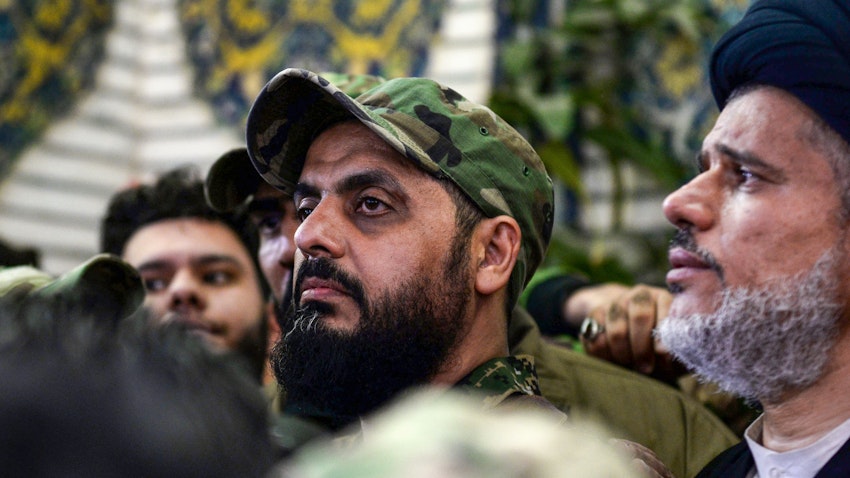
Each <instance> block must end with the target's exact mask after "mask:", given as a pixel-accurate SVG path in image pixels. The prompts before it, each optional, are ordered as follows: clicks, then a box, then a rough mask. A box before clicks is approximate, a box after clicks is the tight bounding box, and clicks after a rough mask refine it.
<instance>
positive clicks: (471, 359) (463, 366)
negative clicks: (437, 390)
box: [431, 302, 510, 386]
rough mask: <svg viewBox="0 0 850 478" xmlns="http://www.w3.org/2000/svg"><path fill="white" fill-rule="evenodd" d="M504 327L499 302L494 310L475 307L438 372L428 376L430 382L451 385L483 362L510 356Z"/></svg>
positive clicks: (505, 324)
mask: <svg viewBox="0 0 850 478" xmlns="http://www.w3.org/2000/svg"><path fill="white" fill-rule="evenodd" d="M480 303H481V302H479V304H480ZM507 328H508V319H507V317H506V315H505V312H504V307H502V306H501V305H500V304H499V307H498V308H495V309H493V308H491V307H479V308H478V309H477V310H476V313H475V314H473V317H472V319H471V320H470V322H469V323H468V329H467V331H466V333H465V334H464V336H463V337H462V338H461V340H460V342H459V343H458V344H457V345H456V346H455V347H454V350H453V351H452V353H451V354H450V356H449V358H448V359H447V360H446V362H445V363H444V365H443V368H442V369H441V370H440V372H439V373H437V374H436V375H435V376H434V377H433V378H432V379H431V384H432V385H445V386H451V385H454V384H455V383H457V382H458V381H459V380H461V379H462V378H464V377H466V376H467V375H469V373H470V372H472V371H473V370H475V368H477V367H478V366H479V365H481V364H483V363H484V362H486V361H488V360H491V359H494V358H498V357H506V356H508V355H510V353H509V352H508V330H507Z"/></svg>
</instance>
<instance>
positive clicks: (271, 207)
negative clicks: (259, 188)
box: [248, 197, 285, 214]
mask: <svg viewBox="0 0 850 478" xmlns="http://www.w3.org/2000/svg"><path fill="white" fill-rule="evenodd" d="M281 201H285V199H284V198H273V197H270V198H261V199H252V200H251V202H249V203H248V213H249V214H250V213H252V212H268V211H279V210H281V209H283V207H282V206H281V204H280V202H281Z"/></svg>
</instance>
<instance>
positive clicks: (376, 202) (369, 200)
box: [357, 196, 388, 213]
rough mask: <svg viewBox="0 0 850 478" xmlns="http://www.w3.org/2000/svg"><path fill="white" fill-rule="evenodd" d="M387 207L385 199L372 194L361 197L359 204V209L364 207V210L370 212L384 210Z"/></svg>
mask: <svg viewBox="0 0 850 478" xmlns="http://www.w3.org/2000/svg"><path fill="white" fill-rule="evenodd" d="M387 208H388V206H387V204H386V203H385V202H384V201H381V200H380V199H377V198H374V197H371V196H366V197H364V198H361V199H360V202H359V204H358V206H357V209H358V210H360V209H362V210H363V211H365V212H369V213H375V212H382V211H384V210H385V209H387Z"/></svg>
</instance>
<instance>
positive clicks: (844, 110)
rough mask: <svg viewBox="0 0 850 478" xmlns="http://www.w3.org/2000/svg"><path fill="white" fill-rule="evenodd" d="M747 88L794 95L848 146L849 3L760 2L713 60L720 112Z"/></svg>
mask: <svg viewBox="0 0 850 478" xmlns="http://www.w3.org/2000/svg"><path fill="white" fill-rule="evenodd" d="M748 83H760V84H765V85H770V86H775V87H777V88H781V89H783V90H785V91H787V92H789V93H791V94H792V95H794V96H796V97H797V98H799V99H800V100H801V101H802V102H803V103H805V104H806V105H808V107H809V108H811V109H812V110H814V111H815V112H816V113H817V114H818V115H819V116H820V117H821V119H823V120H824V121H825V122H826V123H827V124H829V125H830V126H831V127H832V128H833V129H834V130H835V131H837V132H838V133H839V134H840V135H841V136H842V137H843V138H844V140H845V141H847V142H848V143H850V0H756V1H755V2H754V3H753V4H752V5H751V6H750V8H749V9H748V10H747V13H746V14H745V15H744V18H743V19H742V20H741V21H740V22H739V23H738V24H737V25H735V26H734V27H732V29H731V30H729V31H728V32H726V34H725V35H724V36H723V38H721V39H720V42H718V44H717V46H715V48H714V52H713V53H712V55H711V90H712V93H713V94H714V100H715V101H716V102H717V106H719V107H720V109H723V107H724V106H725V105H726V101H727V99H728V98H729V95H730V94H731V93H732V91H733V90H734V89H735V88H737V87H739V86H742V85H746V84H748Z"/></svg>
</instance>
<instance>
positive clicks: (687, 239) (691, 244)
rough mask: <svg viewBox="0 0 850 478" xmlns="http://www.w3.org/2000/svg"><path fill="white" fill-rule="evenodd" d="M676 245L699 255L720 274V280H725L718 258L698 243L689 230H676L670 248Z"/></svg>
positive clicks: (710, 267)
mask: <svg viewBox="0 0 850 478" xmlns="http://www.w3.org/2000/svg"><path fill="white" fill-rule="evenodd" d="M676 247H680V248H682V249H684V250H686V251H688V252H690V253H691V254H694V255H695V256H697V257H699V258H700V260H701V261H703V262H705V264H706V265H707V266H708V267H709V269H711V270H713V271H714V272H716V273H717V275H718V276H720V281H721V282H724V273H723V267H722V266H721V265H720V263H718V262H717V259H715V258H714V256H713V255H712V254H711V253H710V252H708V251H707V250H705V249H703V248H701V247H699V246H698V245H697V241H696V239H694V236H693V234H691V232H690V231H689V230H687V229H679V230H678V231H676V235H674V236H673V238H672V239H670V249H673V248H676Z"/></svg>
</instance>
